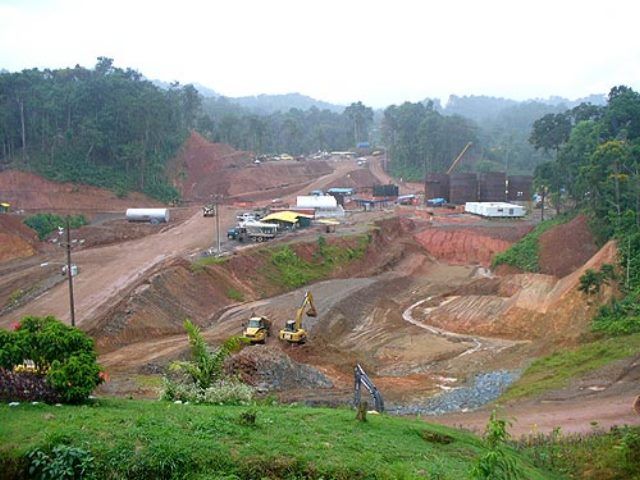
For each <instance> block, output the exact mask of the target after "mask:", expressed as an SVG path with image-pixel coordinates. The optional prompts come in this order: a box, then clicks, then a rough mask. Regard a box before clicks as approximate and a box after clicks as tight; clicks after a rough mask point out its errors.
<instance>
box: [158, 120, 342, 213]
mask: <svg viewBox="0 0 640 480" xmlns="http://www.w3.org/2000/svg"><path fill="white" fill-rule="evenodd" d="M252 158H253V153H251V152H243V151H239V150H235V149H233V147H231V146H229V145H226V144H223V143H212V142H209V141H208V140H207V139H205V138H204V137H202V136H201V135H199V134H198V133H195V132H193V133H192V134H191V136H190V137H189V138H188V139H187V141H186V142H185V144H184V146H183V147H182V149H181V151H180V152H179V154H178V156H177V158H176V159H174V160H173V162H172V166H171V168H170V170H171V171H172V173H171V176H172V177H173V179H174V185H175V186H176V188H178V190H179V191H180V193H181V195H182V198H183V199H185V200H187V201H194V202H207V201H210V200H211V195H212V194H216V195H223V196H225V197H233V198H235V199H237V200H265V199H268V198H274V197H279V196H282V195H286V194H289V193H292V192H294V191H296V190H298V189H300V187H301V186H302V185H304V184H305V183H309V182H311V181H312V180H314V179H316V178H318V177H320V176H322V175H327V174H328V173H331V171H332V169H331V168H330V167H329V165H328V164H327V163H326V162H323V161H313V162H295V161H278V162H263V163H262V164H260V165H254V164H253V163H252Z"/></svg>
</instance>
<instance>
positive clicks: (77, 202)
mask: <svg viewBox="0 0 640 480" xmlns="http://www.w3.org/2000/svg"><path fill="white" fill-rule="evenodd" d="M0 192H2V201H5V202H9V203H11V205H12V208H13V210H26V211H38V210H40V211H47V212H52V213H55V212H59V213H85V214H90V213H92V212H109V211H123V212H124V210H125V209H127V208H131V207H154V206H162V204H161V203H159V202H157V201H155V200H151V199H150V198H148V197H146V196H145V195H143V194H141V193H136V192H134V193H130V194H129V195H128V196H127V197H126V198H118V197H117V196H116V194H115V193H113V192H111V191H109V190H105V189H103V188H98V187H90V186H88V185H76V184H73V183H58V182H52V181H50V180H45V179H44V178H42V177H39V176H38V175H36V174H34V173H29V172H21V171H17V170H5V171H4V172H0Z"/></svg>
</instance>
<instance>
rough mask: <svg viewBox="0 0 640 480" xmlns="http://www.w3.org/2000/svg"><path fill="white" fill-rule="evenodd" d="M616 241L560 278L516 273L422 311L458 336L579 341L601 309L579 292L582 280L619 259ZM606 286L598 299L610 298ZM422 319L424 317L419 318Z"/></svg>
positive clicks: (425, 318)
mask: <svg viewBox="0 0 640 480" xmlns="http://www.w3.org/2000/svg"><path fill="white" fill-rule="evenodd" d="M616 252H617V250H616V247H615V243H614V242H609V243H607V244H606V245H605V246H604V247H602V248H601V249H600V250H599V251H598V252H597V253H596V254H595V255H594V256H593V257H592V258H591V259H589V261H588V262H586V263H585V264H584V265H583V266H582V267H581V268H579V269H578V270H576V271H574V272H573V273H571V274H570V275H567V276H565V277H563V278H561V279H558V278H557V277H554V276H552V275H545V274H533V273H526V274H515V275H507V276H504V277H499V279H498V280H497V281H496V279H488V280H486V289H482V288H480V287H479V285H478V282H475V283H474V284H472V285H470V287H469V288H471V290H470V291H469V292H465V289H464V288H462V289H458V290H457V291H456V295H451V296H446V297H441V298H439V299H438V302H436V303H437V305H436V306H432V305H431V304H430V305H428V306H426V308H424V309H423V311H422V318H421V320H422V321H423V322H424V323H425V324H428V325H433V326H436V327H438V328H442V329H445V330H450V331H453V332H457V333H473V334H478V335H485V336H491V337H502V338H512V339H519V340H534V339H542V338H544V339H546V340H548V341H549V342H553V341H558V342H562V343H568V344H572V343H576V342H577V341H579V340H580V338H581V337H582V336H583V335H584V334H585V333H586V332H588V327H589V323H590V322H591V319H592V318H593V316H594V315H595V314H596V313H597V310H598V307H597V305H594V304H592V303H591V302H590V299H589V298H587V297H586V296H585V295H584V294H583V293H582V292H580V291H579V290H578V285H579V283H580V277H581V276H582V275H583V274H584V272H585V271H586V270H587V269H589V268H591V269H595V270H597V269H599V268H600V267H601V266H602V265H603V264H604V263H612V262H614V261H615V258H616ZM612 294H613V290H612V288H611V287H606V288H605V289H604V291H603V292H601V296H600V299H599V301H600V302H602V303H604V302H606V301H607V300H608V299H609V298H611V296H612ZM418 315H419V314H418Z"/></svg>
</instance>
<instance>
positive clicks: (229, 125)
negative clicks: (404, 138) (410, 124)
mask: <svg viewBox="0 0 640 480" xmlns="http://www.w3.org/2000/svg"><path fill="white" fill-rule="evenodd" d="M202 110H203V115H202V116H201V117H200V121H199V122H198V129H199V130H200V132H201V133H202V134H204V135H205V136H207V137H208V138H210V139H211V140H214V141H216V142H224V143H228V144H230V145H232V146H234V147H235V148H239V149H243V150H250V151H252V152H256V153H282V152H287V153H290V154H293V155H300V154H303V153H311V152H316V151H319V150H328V151H331V150H347V149H349V148H352V147H354V146H355V145H356V143H357V142H360V141H365V140H367V139H368V138H369V131H370V129H371V127H372V124H373V110H372V109H371V108H369V107H367V106H365V105H363V104H362V103H361V102H357V103H352V104H351V105H349V106H348V107H346V108H345V109H344V110H343V111H342V112H341V113H337V112H335V111H331V110H328V109H323V110H320V109H319V108H316V107H311V108H309V109H307V110H300V109H297V108H290V109H288V110H285V111H282V110H277V111H275V112H274V113H270V114H268V115H260V114H258V113H255V112H253V111H250V110H248V109H246V108H244V107H241V106H239V105H238V104H236V103H234V102H233V101H232V100H230V99H227V98H224V97H218V98H205V99H204V101H203V108H202Z"/></svg>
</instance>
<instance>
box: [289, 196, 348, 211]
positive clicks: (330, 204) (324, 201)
mask: <svg viewBox="0 0 640 480" xmlns="http://www.w3.org/2000/svg"><path fill="white" fill-rule="evenodd" d="M296 206H297V207H298V208H316V209H317V208H336V207H337V206H338V202H337V201H336V199H335V197H332V196H331V195H323V196H321V197H318V196H315V195H302V196H298V197H297V199H296Z"/></svg>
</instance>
